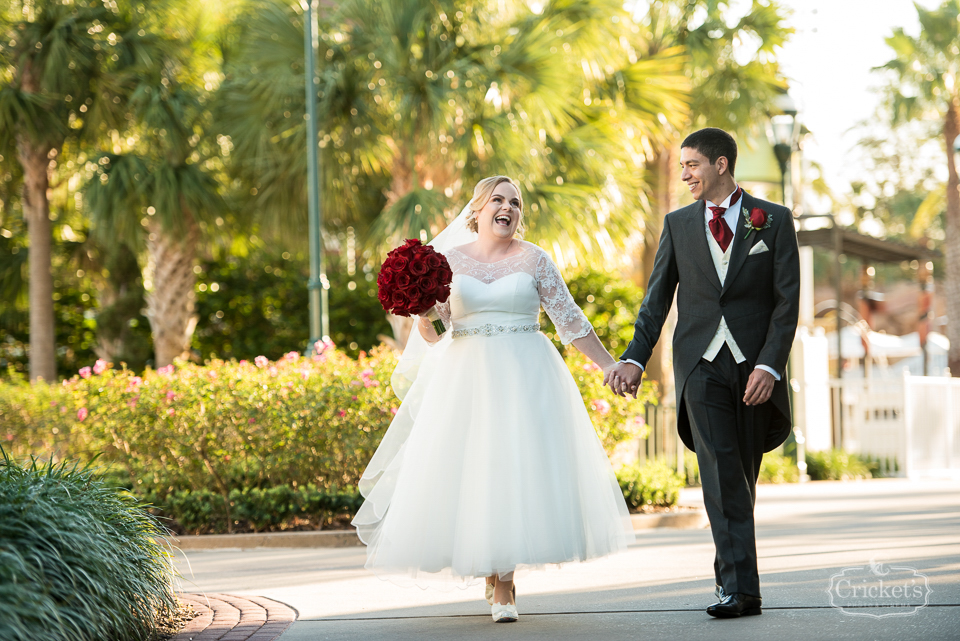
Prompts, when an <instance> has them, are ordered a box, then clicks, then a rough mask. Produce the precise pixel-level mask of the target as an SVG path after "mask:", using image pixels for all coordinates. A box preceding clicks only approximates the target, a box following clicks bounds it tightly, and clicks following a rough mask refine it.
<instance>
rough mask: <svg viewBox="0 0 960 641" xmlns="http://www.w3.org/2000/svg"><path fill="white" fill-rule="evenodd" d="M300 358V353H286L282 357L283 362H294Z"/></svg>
mask: <svg viewBox="0 0 960 641" xmlns="http://www.w3.org/2000/svg"><path fill="white" fill-rule="evenodd" d="M299 358H300V352H287V353H286V354H284V355H283V360H285V361H293V362H296V361H297V359H299Z"/></svg>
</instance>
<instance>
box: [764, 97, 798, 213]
mask: <svg viewBox="0 0 960 641" xmlns="http://www.w3.org/2000/svg"><path fill="white" fill-rule="evenodd" d="M777 108H778V110H779V111H780V113H779V114H777V115H775V116H772V117H771V118H770V120H771V124H772V126H773V140H774V145H773V153H774V154H775V155H776V157H777V162H779V163H780V194H781V195H782V197H783V204H784V205H787V170H788V169H789V167H790V157H791V156H792V155H793V148H794V147H795V146H796V144H797V138H798V134H799V133H800V132H799V127H798V124H799V121H798V120H797V106H796V104H794V102H793V100H792V99H791V98H790V96H789V95H787V94H783V95H781V96H780V98H779V99H778V100H777ZM790 196H791V198H790V201H791V202H790V204H789V205H787V206H788V207H790V209H791V210H792V209H793V208H794V205H795V203H794V202H793V194H792V193H791V195H790Z"/></svg>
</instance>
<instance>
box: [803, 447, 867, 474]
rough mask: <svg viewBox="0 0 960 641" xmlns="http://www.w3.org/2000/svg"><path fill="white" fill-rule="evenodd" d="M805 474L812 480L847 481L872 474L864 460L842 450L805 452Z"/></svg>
mask: <svg viewBox="0 0 960 641" xmlns="http://www.w3.org/2000/svg"><path fill="white" fill-rule="evenodd" d="M807 474H809V475H810V478H811V479H813V480H814V481H849V480H855V479H869V478H872V476H873V475H872V474H871V473H870V467H869V466H868V465H867V463H866V461H864V460H863V459H862V458H861V457H860V456H859V455H857V454H850V453H848V452H844V451H843V450H826V451H823V452H807Z"/></svg>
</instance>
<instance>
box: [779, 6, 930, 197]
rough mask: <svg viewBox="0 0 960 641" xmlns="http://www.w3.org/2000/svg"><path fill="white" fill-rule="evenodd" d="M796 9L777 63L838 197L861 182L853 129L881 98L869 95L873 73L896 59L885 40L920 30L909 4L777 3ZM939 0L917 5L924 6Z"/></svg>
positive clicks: (808, 151) (811, 154)
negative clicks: (895, 32)
mask: <svg viewBox="0 0 960 641" xmlns="http://www.w3.org/2000/svg"><path fill="white" fill-rule="evenodd" d="M780 2H781V4H782V5H785V6H787V7H789V8H790V9H792V10H793V15H792V16H791V18H790V20H789V22H790V26H792V27H793V28H794V29H795V30H796V33H795V34H794V35H793V36H792V37H791V39H790V41H789V42H788V43H787V44H786V45H785V46H784V48H783V50H782V52H781V54H780V55H779V56H778V60H779V61H780V64H781V66H782V69H783V70H784V72H785V74H786V76H787V77H788V79H789V81H790V95H791V97H792V98H793V99H794V101H795V102H796V103H797V105H798V107H799V110H800V116H799V117H800V118H802V121H803V123H804V124H805V125H806V126H807V128H808V129H810V131H811V132H812V134H813V135H812V137H811V138H810V139H809V140H808V141H807V144H806V145H805V147H804V154H805V156H806V157H807V158H809V159H811V160H814V161H817V162H819V163H820V164H821V165H822V166H823V168H824V178H825V179H826V181H827V183H828V184H829V185H830V187H831V189H833V190H834V191H835V192H836V193H838V194H843V193H846V192H848V191H849V189H850V182H851V181H856V180H860V179H862V173H863V171H864V169H863V167H862V166H860V165H859V163H858V162H857V153H856V150H855V147H856V142H857V138H858V134H857V133H856V132H852V131H850V130H851V128H853V127H855V126H856V125H857V124H858V123H859V122H861V121H864V120H871V119H872V118H873V116H874V113H875V110H876V108H877V105H878V103H879V100H880V98H879V95H878V94H877V93H875V92H874V91H871V89H873V88H876V87H877V86H878V85H879V81H880V77H879V75H878V74H876V73H875V72H872V71H871V69H873V68H874V67H877V66H880V65H883V64H884V63H886V62H887V61H889V60H890V59H891V58H892V57H893V54H892V51H891V49H890V48H889V47H888V46H887V44H886V42H885V38H886V37H887V36H889V35H891V34H892V32H893V29H894V28H896V27H903V28H904V29H905V30H906V31H907V32H908V33H910V34H911V35H916V34H918V33H919V31H920V24H919V22H918V21H917V13H916V9H915V8H914V6H913V2H912V1H911V0H780ZM940 3H941V0H919V4H920V5H921V6H923V7H926V8H934V7H936V6H939V5H940Z"/></svg>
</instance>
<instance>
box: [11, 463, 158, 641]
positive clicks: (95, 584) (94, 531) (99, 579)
mask: <svg viewBox="0 0 960 641" xmlns="http://www.w3.org/2000/svg"><path fill="white" fill-rule="evenodd" d="M162 534H164V530H163V528H162V527H161V526H160V525H159V523H158V522H157V520H156V519H155V518H154V517H152V516H150V514H148V513H147V512H146V510H145V509H143V506H142V505H141V504H139V503H138V502H137V501H136V499H134V497H133V496H131V495H130V494H129V493H128V492H125V491H122V490H117V489H116V488H112V487H109V486H108V485H106V484H105V483H104V482H103V481H101V480H99V479H98V478H97V477H96V476H95V475H94V474H93V472H92V471H91V470H90V468H89V467H84V468H79V467H78V466H77V465H76V464H73V465H67V464H65V463H61V464H53V463H52V462H51V463H47V464H40V463H38V462H37V460H36V459H34V460H33V462H32V463H31V464H29V465H27V466H21V465H18V464H17V463H15V462H13V461H12V460H11V459H10V458H8V456H7V454H6V452H3V460H0V613H2V614H0V638H2V639H4V640H9V641H20V640H23V641H28V640H29V641H41V640H48V639H49V640H54V639H56V640H60V639H98V640H99V639H106V640H113V639H115V640H118V641H119V640H127V639H148V638H150V636H151V634H152V630H153V627H154V623H155V621H156V619H157V617H158V616H161V615H163V614H165V613H168V612H171V611H173V610H174V609H176V602H175V599H174V594H173V587H172V578H173V577H172V571H171V570H172V566H171V558H170V554H169V552H168V551H167V550H166V549H165V548H164V547H162V546H161V545H160V544H159V543H157V542H156V541H155V539H154V538H153V537H156V536H160V535H162Z"/></svg>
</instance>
